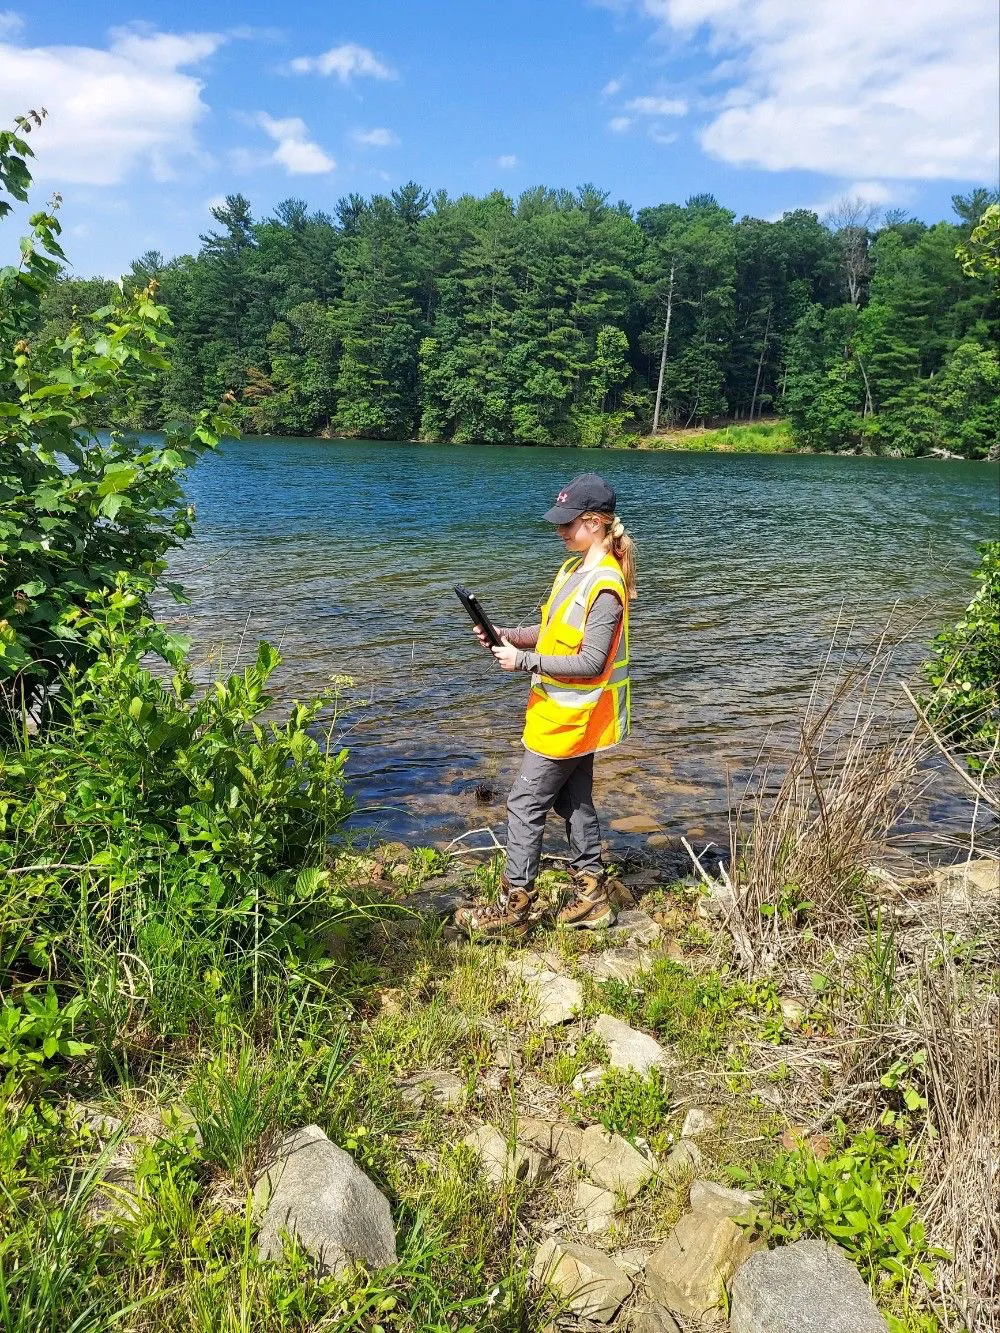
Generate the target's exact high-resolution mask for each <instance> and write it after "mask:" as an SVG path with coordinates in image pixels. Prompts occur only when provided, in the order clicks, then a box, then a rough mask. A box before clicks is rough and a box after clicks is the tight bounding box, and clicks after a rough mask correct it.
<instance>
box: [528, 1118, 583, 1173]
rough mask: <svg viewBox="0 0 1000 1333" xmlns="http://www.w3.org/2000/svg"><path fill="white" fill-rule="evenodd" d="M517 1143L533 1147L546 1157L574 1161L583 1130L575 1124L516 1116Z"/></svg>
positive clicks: (580, 1143)
mask: <svg viewBox="0 0 1000 1333" xmlns="http://www.w3.org/2000/svg"><path fill="white" fill-rule="evenodd" d="M516 1138H517V1141H518V1143H521V1144H523V1145H525V1146H526V1147H529V1148H534V1149H536V1150H537V1151H538V1152H540V1153H543V1154H544V1155H545V1156H546V1157H556V1158H558V1159H559V1161H561V1162H575V1161H576V1160H577V1158H578V1157H579V1156H580V1148H581V1146H582V1144H583V1130H582V1129H577V1127H576V1125H563V1124H559V1123H558V1122H557V1121H555V1120H539V1119H536V1118H535V1117H534V1116H529V1115H523V1116H519V1117H518V1121H517V1135H516Z"/></svg>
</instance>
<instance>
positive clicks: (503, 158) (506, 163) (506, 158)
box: [497, 153, 518, 171]
mask: <svg viewBox="0 0 1000 1333" xmlns="http://www.w3.org/2000/svg"><path fill="white" fill-rule="evenodd" d="M517 164H518V157H517V154H516V153H501V154H500V156H499V157H498V158H497V166H498V167H502V168H503V170H504V171H510V169H511V168H512V167H516V166H517Z"/></svg>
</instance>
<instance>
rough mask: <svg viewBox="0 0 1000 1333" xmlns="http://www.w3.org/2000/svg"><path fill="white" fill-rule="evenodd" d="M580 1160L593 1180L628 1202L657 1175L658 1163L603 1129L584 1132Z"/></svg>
mask: <svg viewBox="0 0 1000 1333" xmlns="http://www.w3.org/2000/svg"><path fill="white" fill-rule="evenodd" d="M577 1160H578V1162H579V1164H580V1166H581V1168H582V1169H583V1170H584V1171H586V1173H587V1175H588V1176H590V1178H591V1180H593V1181H595V1182H596V1183H597V1184H598V1185H603V1186H604V1188H605V1189H609V1190H614V1191H615V1192H616V1193H618V1194H623V1195H624V1196H625V1198H626V1199H633V1198H635V1196H636V1195H637V1194H638V1193H639V1191H640V1190H641V1189H642V1187H643V1185H645V1183H646V1181H647V1180H649V1178H650V1177H651V1176H652V1175H653V1174H654V1173H655V1171H656V1164H655V1162H653V1161H651V1160H650V1159H649V1158H648V1157H644V1156H643V1155H642V1153H641V1152H639V1151H638V1149H636V1148H633V1147H632V1145H631V1143H629V1142H628V1140H627V1139H623V1138H622V1137H621V1135H620V1134H609V1133H608V1132H607V1131H606V1130H605V1129H604V1128H603V1127H602V1126H601V1125H591V1127H590V1128H589V1129H587V1130H585V1131H584V1134H583V1142H582V1144H581V1147H580V1156H579V1158H578V1159H577Z"/></svg>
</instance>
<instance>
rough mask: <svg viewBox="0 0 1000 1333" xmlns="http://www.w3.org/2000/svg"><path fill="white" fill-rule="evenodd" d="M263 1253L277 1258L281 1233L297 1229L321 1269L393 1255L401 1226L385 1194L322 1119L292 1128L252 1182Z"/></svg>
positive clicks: (383, 1260) (377, 1264)
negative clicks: (322, 1126) (275, 1157)
mask: <svg viewBox="0 0 1000 1333" xmlns="http://www.w3.org/2000/svg"><path fill="white" fill-rule="evenodd" d="M254 1211H255V1213H256V1215H257V1216H258V1217H260V1218H261V1224H260V1233H259V1235H258V1239H257V1245H258V1250H259V1253H260V1257H261V1258H262V1259H280V1258H281V1255H282V1252H283V1241H282V1235H283V1233H285V1232H287V1233H288V1235H289V1236H292V1237H294V1238H295V1239H296V1240H297V1241H298V1242H299V1243H300V1244H301V1246H302V1248H303V1249H304V1250H305V1251H306V1252H307V1253H308V1254H310V1255H311V1256H312V1257H313V1259H314V1260H315V1263H316V1268H317V1271H318V1272H319V1273H321V1274H323V1273H340V1272H343V1271H344V1270H345V1269H347V1268H349V1267H350V1266H351V1265H352V1264H353V1263H354V1262H356V1261H360V1262H362V1263H364V1264H366V1265H367V1266H368V1267H369V1268H381V1267H384V1266H385V1265H386V1264H391V1263H394V1262H395V1259H396V1232H395V1228H394V1227H393V1224H392V1214H391V1212H390V1211H389V1203H388V1200H387V1199H386V1198H385V1195H383V1194H381V1193H380V1192H379V1191H378V1190H377V1189H376V1188H375V1186H374V1185H373V1184H372V1182H371V1181H370V1180H369V1179H368V1177H367V1176H366V1175H365V1173H364V1172H363V1171H362V1170H361V1168H360V1167H359V1166H358V1164H357V1162H355V1160H354V1158H353V1157H351V1156H349V1154H347V1153H346V1152H344V1151H343V1149H341V1148H338V1147H337V1145H336V1144H335V1143H331V1142H330V1140H329V1139H328V1138H327V1136H326V1135H325V1134H324V1133H323V1131H322V1130H321V1129H320V1128H319V1127H318V1126H317V1125H306V1126H305V1128H304V1129H297V1130H294V1131H293V1132H292V1133H291V1134H287V1135H286V1136H285V1138H284V1140H283V1141H282V1144H281V1148H280V1150H279V1154H278V1160H277V1161H276V1162H275V1163H274V1164H273V1165H272V1166H270V1167H268V1169H267V1170H266V1171H265V1172H264V1173H263V1175H261V1176H260V1178H259V1179H258V1180H257V1183H256V1185H255V1186H254Z"/></svg>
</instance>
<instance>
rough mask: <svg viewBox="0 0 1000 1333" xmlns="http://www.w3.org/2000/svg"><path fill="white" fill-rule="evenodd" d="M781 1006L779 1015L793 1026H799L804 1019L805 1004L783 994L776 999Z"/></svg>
mask: <svg viewBox="0 0 1000 1333" xmlns="http://www.w3.org/2000/svg"><path fill="white" fill-rule="evenodd" d="M778 1003H779V1004H780V1006H781V1017H782V1018H783V1019H784V1020H785V1022H786V1023H787V1024H788V1025H789V1026H790V1027H793V1028H797V1027H801V1026H802V1023H803V1021H804V1019H805V1016H806V1013H807V1012H808V1011H807V1010H806V1007H805V1005H804V1004H803V1003H802V1002H801V1001H800V1000H793V999H792V998H791V996H789V995H784V996H782V997H781V999H780V1000H779V1001H778Z"/></svg>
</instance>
